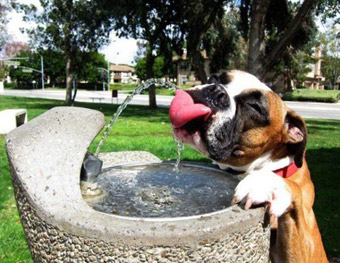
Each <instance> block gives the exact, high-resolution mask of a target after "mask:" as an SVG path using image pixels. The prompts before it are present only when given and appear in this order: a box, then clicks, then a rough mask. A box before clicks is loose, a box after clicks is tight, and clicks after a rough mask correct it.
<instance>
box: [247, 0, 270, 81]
mask: <svg viewBox="0 0 340 263" xmlns="http://www.w3.org/2000/svg"><path fill="white" fill-rule="evenodd" d="M269 3H270V1H269V0H254V2H253V4H252V8H251V22H250V34H249V51H248V62H247V70H248V72H249V73H251V74H253V75H255V76H257V77H258V75H257V73H258V72H259V69H260V68H261V66H262V61H263V57H264V53H265V44H264V31H265V20H266V14H267V10H268V6H269Z"/></svg>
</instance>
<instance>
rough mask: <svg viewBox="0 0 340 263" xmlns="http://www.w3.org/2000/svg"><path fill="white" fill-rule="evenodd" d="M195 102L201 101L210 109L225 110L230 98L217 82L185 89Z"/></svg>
mask: <svg viewBox="0 0 340 263" xmlns="http://www.w3.org/2000/svg"><path fill="white" fill-rule="evenodd" d="M186 92H188V93H189V94H190V96H191V97H192V98H193V100H194V101H195V103H202V104H204V105H206V106H208V107H209V108H211V109H212V110H215V111H217V110H226V109H227V108H228V107H229V106H230V98H229V95H228V93H227V91H226V90H225V88H224V87H223V86H221V85H218V84H212V85H209V86H205V87H202V88H200V89H189V90H186Z"/></svg>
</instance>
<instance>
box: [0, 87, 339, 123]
mask: <svg viewBox="0 0 340 263" xmlns="http://www.w3.org/2000/svg"><path fill="white" fill-rule="evenodd" d="M1 95H7V96H18V97H30V98H46V99H56V100H64V99H65V90H45V91H42V90H5V93H3V94H1ZM126 96H127V95H126V94H124V93H121V92H120V93H119V95H118V104H119V103H121V102H122V101H124V99H125V98H126ZM93 98H102V99H101V103H114V104H116V103H117V98H113V99H112V98H111V93H110V92H108V91H85V90H78V93H77V97H76V101H81V102H93V101H94V102H97V103H98V102H99V99H93ZM172 98H173V97H172V96H160V95H157V105H159V106H160V107H169V105H170V102H171V100H172ZM148 103H149V100H148V96H147V95H137V96H135V97H134V98H133V100H132V101H131V103H130V104H134V105H148ZM286 104H287V105H288V107H290V108H292V109H294V110H295V111H296V112H297V113H298V114H300V115H301V116H303V117H304V118H315V119H334V120H340V103H315V102H292V101H287V102H286Z"/></svg>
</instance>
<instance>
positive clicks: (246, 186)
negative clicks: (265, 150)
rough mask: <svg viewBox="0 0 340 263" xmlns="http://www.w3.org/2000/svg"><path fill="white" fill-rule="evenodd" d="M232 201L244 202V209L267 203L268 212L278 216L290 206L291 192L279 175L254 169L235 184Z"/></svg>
mask: <svg viewBox="0 0 340 263" xmlns="http://www.w3.org/2000/svg"><path fill="white" fill-rule="evenodd" d="M233 202H234V203H243V204H245V209H249V208H250V207H251V206H252V205H258V204H262V203H268V209H269V213H270V214H271V215H275V216H277V217H279V216H281V215H282V214H284V213H285V212H286V211H287V208H288V207H289V206H290V204H291V194H290V193H289V191H288V190H287V188H286V183H285V182H284V180H283V178H281V177H280V176H278V175H276V174H275V173H273V172H271V171H263V170H262V171H254V172H252V173H250V174H249V175H247V176H246V177H245V178H244V179H243V180H242V181H241V182H240V183H239V184H238V185H237V187H236V189H235V194H234V198H233Z"/></svg>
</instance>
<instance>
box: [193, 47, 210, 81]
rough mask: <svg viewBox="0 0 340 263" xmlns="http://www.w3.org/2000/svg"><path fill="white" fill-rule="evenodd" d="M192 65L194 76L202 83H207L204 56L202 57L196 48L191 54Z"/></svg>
mask: <svg viewBox="0 0 340 263" xmlns="http://www.w3.org/2000/svg"><path fill="white" fill-rule="evenodd" d="M193 66H194V71H195V75H196V77H197V78H198V79H199V81H201V82H202V84H205V83H207V73H206V72H205V69H204V58H202V55H201V52H200V50H196V51H195V53H194V54H193Z"/></svg>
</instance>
